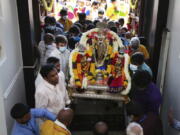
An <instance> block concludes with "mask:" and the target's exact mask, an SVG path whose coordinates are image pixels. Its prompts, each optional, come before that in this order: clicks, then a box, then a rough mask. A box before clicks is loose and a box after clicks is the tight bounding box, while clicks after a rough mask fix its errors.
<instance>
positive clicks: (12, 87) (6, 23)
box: [0, 0, 25, 135]
mask: <svg viewBox="0 0 180 135" xmlns="http://www.w3.org/2000/svg"><path fill="white" fill-rule="evenodd" d="M0 7H1V9H0V45H1V46H2V51H1V52H0V135H6V134H8V135H9V134H10V131H11V127H12V124H13V120H12V119H11V117H10V115H9V110H10V109H11V107H12V106H13V104H14V103H16V102H25V87H24V77H23V64H22V56H21V42H20V34H19V26H18V14H17V7H16V0H0ZM6 132H7V133H6Z"/></svg>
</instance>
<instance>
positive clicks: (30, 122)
mask: <svg viewBox="0 0 180 135" xmlns="http://www.w3.org/2000/svg"><path fill="white" fill-rule="evenodd" d="M11 117H12V118H13V119H15V120H16V122H15V124H14V126H13V129H12V133H11V135H39V127H38V124H37V123H36V118H44V117H45V118H47V119H50V120H52V121H54V120H55V119H56V116H55V115H54V114H52V113H50V112H48V111H47V110H46V109H30V108H29V107H28V106H26V105H24V104H22V103H17V104H15V105H14V106H13V107H12V109H11Z"/></svg>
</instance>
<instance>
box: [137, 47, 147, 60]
mask: <svg viewBox="0 0 180 135" xmlns="http://www.w3.org/2000/svg"><path fill="white" fill-rule="evenodd" d="M138 52H142V53H143V54H144V59H145V60H147V59H149V52H148V51H147V49H146V47H145V46H144V45H139V48H138Z"/></svg>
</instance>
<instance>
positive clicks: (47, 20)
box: [44, 16, 51, 25]
mask: <svg viewBox="0 0 180 135" xmlns="http://www.w3.org/2000/svg"><path fill="white" fill-rule="evenodd" d="M44 22H45V24H46V25H47V24H50V22H51V16H46V17H45V19H44Z"/></svg>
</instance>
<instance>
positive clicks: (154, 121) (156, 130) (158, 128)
mask: <svg viewBox="0 0 180 135" xmlns="http://www.w3.org/2000/svg"><path fill="white" fill-rule="evenodd" d="M126 108H127V114H128V115H129V116H131V117H132V121H133V122H136V123H138V124H140V125H141V127H142V128H143V132H144V135H163V127H162V122H161V119H160V117H159V115H157V114H154V113H153V112H147V113H146V112H145V110H144V108H143V106H142V105H141V104H140V103H137V102H134V101H132V102H130V103H129V104H127V105H126ZM129 135H131V134H129Z"/></svg>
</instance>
